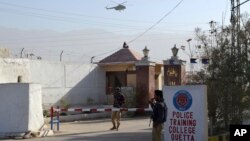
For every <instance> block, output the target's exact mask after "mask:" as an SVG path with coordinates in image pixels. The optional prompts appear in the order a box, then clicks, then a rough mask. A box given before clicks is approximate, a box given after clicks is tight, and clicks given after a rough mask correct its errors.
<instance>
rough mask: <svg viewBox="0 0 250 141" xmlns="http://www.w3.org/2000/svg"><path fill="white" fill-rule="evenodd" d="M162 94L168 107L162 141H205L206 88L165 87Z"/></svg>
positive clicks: (190, 86) (206, 138)
mask: <svg viewBox="0 0 250 141" xmlns="http://www.w3.org/2000/svg"><path fill="white" fill-rule="evenodd" d="M163 94H164V99H165V101H166V104H167V106H168V117H167V122H166V123H165V125H164V129H165V131H164V141H184V140H185V141H207V140H208V117H207V116H208V115H207V87H206V86H205V85H186V86H165V87H164V88H163Z"/></svg>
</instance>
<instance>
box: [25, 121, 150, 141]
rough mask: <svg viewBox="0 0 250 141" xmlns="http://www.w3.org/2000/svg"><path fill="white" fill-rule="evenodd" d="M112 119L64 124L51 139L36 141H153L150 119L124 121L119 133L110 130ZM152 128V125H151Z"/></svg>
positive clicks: (36, 139)
mask: <svg viewBox="0 0 250 141" xmlns="http://www.w3.org/2000/svg"><path fill="white" fill-rule="evenodd" d="M111 126H112V123H111V120H110V119H102V120H90V121H76V122H70V123H62V124H61V125H60V131H59V132H55V134H54V135H53V136H51V137H44V138H32V139H27V140H34V141H151V140H152V139H151V138H152V137H151V128H152V127H149V118H145V117H144V118H127V119H122V121H121V126H120V129H119V131H111V130H109V129H110V128H111ZM151 126H152V125H151Z"/></svg>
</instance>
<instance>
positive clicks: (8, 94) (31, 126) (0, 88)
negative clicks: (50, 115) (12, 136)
mask: <svg viewBox="0 0 250 141" xmlns="http://www.w3.org/2000/svg"><path fill="white" fill-rule="evenodd" d="M0 115H1V116H0V117H1V120H0V134H8V133H25V132H28V131H34V132H37V131H38V130H39V129H40V128H41V127H42V125H43V124H44V118H43V112H42V96H41V85H39V84H28V83H12V84H11V83H9V84H8V83H6V84H0Z"/></svg>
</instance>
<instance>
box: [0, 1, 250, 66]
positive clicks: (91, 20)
mask: <svg viewBox="0 0 250 141" xmlns="http://www.w3.org/2000/svg"><path fill="white" fill-rule="evenodd" d="M125 1H126V0H124V1H123V0H113V1H109V0H0V17H1V22H0V46H2V47H7V48H10V49H11V50H12V54H13V55H17V56H20V52H21V50H22V48H24V53H27V54H29V53H33V54H35V56H41V57H42V58H43V59H53V60H59V56H60V53H61V52H62V51H63V60H65V61H79V60H80V61H83V62H89V61H90V58H91V57H92V56H96V58H95V61H98V60H100V59H102V58H103V57H105V56H107V55H109V54H110V53H112V52H114V51H117V50H118V49H120V48H122V44H123V42H124V41H126V42H128V44H129V47H130V48H131V49H134V50H136V51H138V52H141V51H142V49H143V48H144V47H145V46H147V47H148V49H149V50H150V53H149V55H150V57H151V58H152V59H155V60H158V61H160V60H165V59H168V58H169V57H170V56H171V51H170V49H171V48H172V47H173V46H174V44H176V45H177V47H180V46H182V45H184V46H186V52H183V51H180V57H181V58H183V59H187V58H188V55H190V53H189V52H190V51H188V50H187V49H188V48H187V46H188V43H187V41H186V40H187V39H189V38H192V39H193V40H192V41H191V42H190V45H191V48H193V49H194V46H195V45H197V42H195V40H194V38H195V37H194V29H195V28H196V27H200V28H202V29H203V30H205V31H207V32H208V31H209V28H210V27H209V22H210V21H211V20H213V21H216V22H217V24H218V25H222V24H224V25H228V24H229V19H230V7H231V5H230V0H183V1H182V0H127V1H126V3H124V5H125V6H126V9H125V10H124V11H120V12H119V11H115V10H114V9H111V10H107V9H106V8H105V7H112V6H116V5H117V4H116V3H123V2H125ZM115 2H116V3H115ZM242 2H243V1H242ZM249 7H250V2H247V3H245V4H244V5H242V6H241V12H242V13H243V12H248V13H250V8H249ZM145 31H147V32H145ZM143 33H145V34H143Z"/></svg>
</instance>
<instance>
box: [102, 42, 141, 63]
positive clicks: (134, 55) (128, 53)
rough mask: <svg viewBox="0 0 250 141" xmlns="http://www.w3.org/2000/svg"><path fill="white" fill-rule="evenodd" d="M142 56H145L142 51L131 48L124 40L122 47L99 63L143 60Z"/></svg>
mask: <svg viewBox="0 0 250 141" xmlns="http://www.w3.org/2000/svg"><path fill="white" fill-rule="evenodd" d="M142 57H143V56H142V55H141V54H140V53H138V52H136V51H134V50H131V49H129V47H128V46H127V44H126V43H125V42H124V44H123V48H122V49H120V50H118V51H117V52H115V53H113V54H111V55H110V56H108V57H106V58H104V59H102V60H101V61H99V64H112V63H126V62H127V63H128V62H136V61H139V60H141V58H142Z"/></svg>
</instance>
